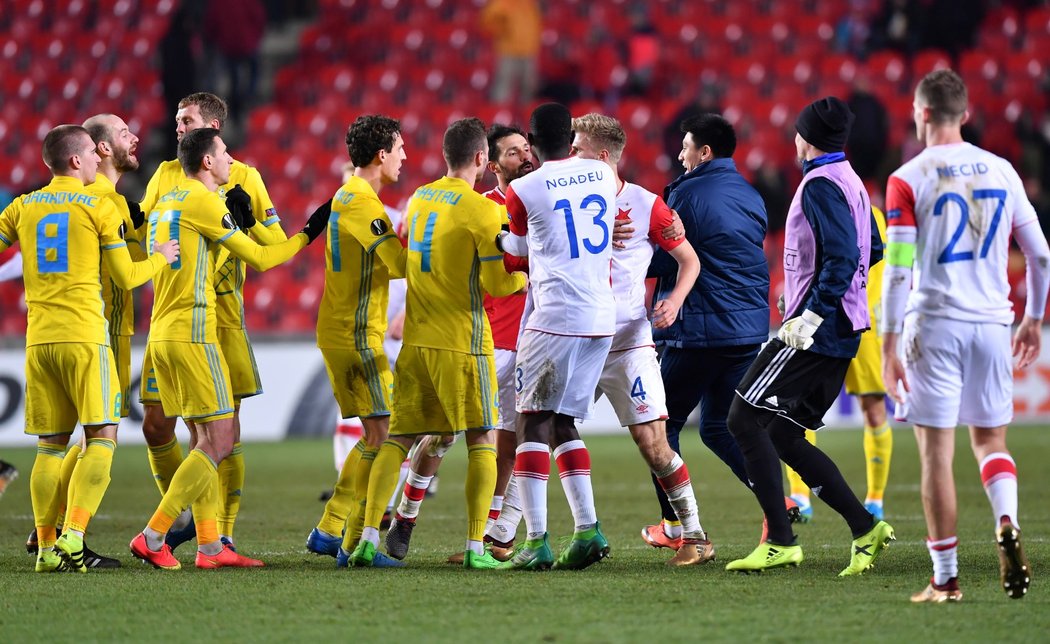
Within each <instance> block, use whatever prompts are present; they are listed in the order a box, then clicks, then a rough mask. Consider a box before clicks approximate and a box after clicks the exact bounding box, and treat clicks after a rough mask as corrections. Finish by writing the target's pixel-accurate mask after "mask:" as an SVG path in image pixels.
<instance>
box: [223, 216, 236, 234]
mask: <svg viewBox="0 0 1050 644" xmlns="http://www.w3.org/2000/svg"><path fill="white" fill-rule="evenodd" d="M222 227H223V228H225V229H226V230H234V229H235V228H237V224H235V223H233V215H231V214H230V213H226V214H225V215H223V216H222Z"/></svg>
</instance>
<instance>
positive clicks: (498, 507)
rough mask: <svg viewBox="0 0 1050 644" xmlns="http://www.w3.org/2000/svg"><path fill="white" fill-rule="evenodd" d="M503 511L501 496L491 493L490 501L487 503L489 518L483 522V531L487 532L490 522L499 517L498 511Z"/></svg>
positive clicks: (490, 525)
mask: <svg viewBox="0 0 1050 644" xmlns="http://www.w3.org/2000/svg"><path fill="white" fill-rule="evenodd" d="M502 511H503V497H502V496H496V495H495V494H493V495H492V501H491V502H490V503H489V518H488V521H486V522H485V532H488V530H489V528H491V527H492V524H493V523H495V522H496V519H498V518H499V513H500V512H502Z"/></svg>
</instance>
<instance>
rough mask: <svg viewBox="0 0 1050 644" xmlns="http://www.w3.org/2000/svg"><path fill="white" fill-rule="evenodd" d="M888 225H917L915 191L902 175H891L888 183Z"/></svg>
mask: <svg viewBox="0 0 1050 644" xmlns="http://www.w3.org/2000/svg"><path fill="white" fill-rule="evenodd" d="M886 226H887V227H892V226H917V224H916V223H915V193H914V192H912V189H911V186H910V185H908V182H907V181H905V180H904V179H901V178H900V177H893V176H891V177H890V180H889V182H887V184H886Z"/></svg>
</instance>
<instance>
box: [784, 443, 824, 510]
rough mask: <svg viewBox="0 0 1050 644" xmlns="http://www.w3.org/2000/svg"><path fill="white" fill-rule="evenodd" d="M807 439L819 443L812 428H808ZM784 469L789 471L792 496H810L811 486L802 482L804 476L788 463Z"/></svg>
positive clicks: (786, 471)
mask: <svg viewBox="0 0 1050 644" xmlns="http://www.w3.org/2000/svg"><path fill="white" fill-rule="evenodd" d="M806 440H807V441H809V442H810V443H811V444H813V445H816V444H817V433H816V432H815V431H813V430H812V429H807V430H806ZM784 471H785V473H787V477H788V486H789V487H790V489H791V491H790V492H789V493H788V494H790V495H791V496H796V495H797V496H804V497H806V498H809V486H808V485H806V484H805V483H803V482H802V477H801V476H799V475H798V472H796V471H795V470H793V469H791V468H790V467H788V466H787V465H785V466H784Z"/></svg>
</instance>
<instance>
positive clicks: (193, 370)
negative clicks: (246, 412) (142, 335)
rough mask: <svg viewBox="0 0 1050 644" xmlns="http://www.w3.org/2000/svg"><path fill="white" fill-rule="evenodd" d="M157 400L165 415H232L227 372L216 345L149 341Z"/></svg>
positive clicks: (185, 417)
mask: <svg viewBox="0 0 1050 644" xmlns="http://www.w3.org/2000/svg"><path fill="white" fill-rule="evenodd" d="M149 346H150V351H151V352H152V354H153V367H154V371H155V374H156V378H157V388H158V389H159V390H160V403H161V405H162V406H163V407H164V413H165V414H166V415H167V416H168V417H172V416H181V417H182V418H183V420H193V421H198V422H210V421H213V420H222V419H224V418H232V417H233V396H232V395H230V376H229V374H227V372H226V361H225V360H223V357H222V350H221V349H219V347H218V345H215V344H210V343H205V342H167V341H163V340H160V341H154V342H151V343H150V345H149Z"/></svg>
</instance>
